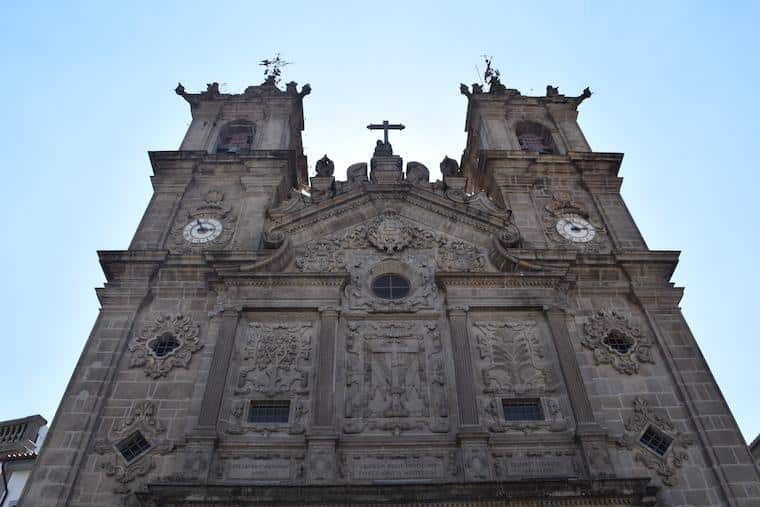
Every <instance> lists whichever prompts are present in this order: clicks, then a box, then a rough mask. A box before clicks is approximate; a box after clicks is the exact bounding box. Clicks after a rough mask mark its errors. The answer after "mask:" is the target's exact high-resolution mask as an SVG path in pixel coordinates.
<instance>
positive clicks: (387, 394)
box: [343, 321, 449, 435]
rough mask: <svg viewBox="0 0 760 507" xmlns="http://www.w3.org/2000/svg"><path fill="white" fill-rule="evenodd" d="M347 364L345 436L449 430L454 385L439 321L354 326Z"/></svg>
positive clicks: (373, 323) (347, 339)
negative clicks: (450, 385)
mask: <svg viewBox="0 0 760 507" xmlns="http://www.w3.org/2000/svg"><path fill="white" fill-rule="evenodd" d="M345 365H346V370H345V375H346V391H345V392H346V395H345V408H344V418H345V419H344V426H343V431H344V432H345V433H362V432H364V431H380V432H391V433H393V434H396V435H398V434H401V433H404V432H408V431H430V432H434V433H440V432H444V433H445V432H448V430H449V421H448V417H449V401H448V394H447V392H448V389H447V384H448V381H447V378H446V374H445V370H444V366H443V357H442V346H441V338H440V334H439V331H438V329H437V324H436V323H435V322H431V321H414V322H392V321H361V322H350V323H349V324H348V334H347V336H346V362H345Z"/></svg>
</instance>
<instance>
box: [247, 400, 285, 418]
mask: <svg viewBox="0 0 760 507" xmlns="http://www.w3.org/2000/svg"><path fill="white" fill-rule="evenodd" d="M289 418H290V400H262V401H252V402H251V410H250V411H249V412H248V421H249V422H252V423H279V424H287V423H288V419H289Z"/></svg>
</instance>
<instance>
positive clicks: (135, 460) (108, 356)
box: [22, 76, 760, 507]
mask: <svg viewBox="0 0 760 507" xmlns="http://www.w3.org/2000/svg"><path fill="white" fill-rule="evenodd" d="M489 85H490V86H488V87H487V89H484V88H483V87H482V86H480V85H473V86H472V87H468V86H465V85H462V87H461V93H462V94H463V95H465V98H466V99H467V101H468V108H467V118H466V131H467V134H468V136H467V144H466V147H465V150H464V154H463V156H462V158H461V161H460V162H457V161H455V160H453V159H450V158H448V157H446V158H445V159H444V160H443V162H442V163H441V171H442V173H443V181H436V182H430V181H429V179H430V178H429V173H428V169H427V168H426V167H425V166H424V165H423V164H420V163H417V162H408V163H407V164H406V166H405V168H404V164H403V160H402V158H401V157H400V156H399V155H398V154H395V153H394V152H393V149H392V147H391V145H390V143H388V142H387V136H386V141H378V144H377V146H376V147H375V152H374V156H373V157H372V159H371V162H370V164H369V166H368V164H366V163H357V164H353V165H351V166H350V167H349V168H348V169H347V180H346V181H338V180H336V178H335V177H334V176H333V173H334V164H333V163H332V161H331V160H330V159H329V158H328V157H327V156H325V157H323V158H322V159H320V160H319V161H318V162H317V163H316V174H315V175H314V176H311V177H310V178H309V175H308V174H307V164H306V158H305V156H304V153H303V149H302V144H301V131H302V130H303V100H304V97H305V96H306V95H307V94H308V93H309V92H310V87H309V86H308V85H305V86H304V87H302V88H301V89H300V90H298V88H297V85H296V83H288V84H287V85H286V88H285V89H284V90H282V89H280V88H279V87H278V86H277V85H276V84H275V81H274V79H273V78H270V79H268V80H267V81H266V82H265V83H263V84H262V85H259V86H251V87H249V88H248V89H246V90H245V92H244V93H242V94H234V95H233V94H224V93H220V91H219V89H218V85H216V84H211V85H209V86H208V89H207V90H206V91H205V92H202V93H188V92H186V91H185V90H184V88H183V87H182V86H181V85H180V86H178V88H177V90H176V91H177V94H179V95H181V96H182V97H183V98H184V99H185V100H186V101H187V102H188V103H189V104H190V109H191V112H192V118H193V120H192V123H191V125H190V127H189V130H188V132H187V134H186V136H185V139H184V140H183V142H182V145H181V147H180V149H179V150H177V151H162V152H150V161H151V164H152V166H153V170H154V176H153V177H152V183H153V187H154V194H153V197H152V199H151V201H150V204H149V205H148V208H147V211H146V212H145V215H144V218H143V220H142V221H141V223H140V225H139V227H138V229H137V232H136V233H135V236H134V239H133V241H132V243H131V245H130V247H129V249H128V250H123V251H102V252H100V253H99V256H100V262H101V265H102V267H103V270H104V272H105V275H106V278H107V282H106V284H105V286H104V287H102V288H100V289H98V290H97V294H98V297H99V300H100V302H101V305H102V308H101V311H100V315H99V317H98V319H97V321H96V323H95V326H94V328H93V331H92V334H91V335H90V337H89V340H88V341H87V344H86V346H85V349H84V351H83V353H82V357H81V359H80V361H79V363H78V365H77V367H76V370H75V372H74V374H73V377H72V379H71V381H70V383H69V385H68V387H67V389H66V393H65V396H64V398H63V400H62V402H61V405H60V408H59V409H58V413H57V414H56V417H55V421H54V423H53V425H52V427H51V430H50V432H49V434H48V437H47V443H46V446H45V448H44V449H43V451H42V453H41V456H40V458H39V461H38V464H37V466H36V468H35V470H34V472H33V475H32V478H31V480H30V482H29V483H28V485H27V488H26V492H25V496H24V498H23V501H22V502H23V503H22V505H24V506H27V507H29V506H53V505H60V506H63V505H66V506H96V505H97V506H101V505H134V506H137V505H143V506H191V505H192V506H212V505H214V506H216V505H220V506H221V505H225V506H233V505H234V506H242V505H270V504H281V505H302V504H307V503H308V504H317V505H358V504H363V505H378V504H384V505H409V504H425V503H431V504H438V505H447V506H449V505H452V506H453V505H476V504H478V505H480V504H483V505H521V506H522V505H557V506H558V505H563V506H569V505H574V506H575V505H577V506H590V505H595V506H596V505H636V506H653V505H663V506H664V505H674V506H675V505H680V506H686V505H689V506H693V505H734V506H740V505H741V506H750V505H760V481H759V479H758V471H757V469H756V468H755V466H754V465H753V461H752V459H751V457H750V454H749V452H748V449H747V447H746V445H745V443H744V440H743V439H742V436H741V434H740V433H739V430H738V428H737V425H736V423H735V421H734V419H733V417H732V415H731V413H730V412H729V409H728V407H727V405H726V403H725V401H724V399H723V397H722V395H721V393H720V391H719V389H718V386H717V385H716V383H715V380H714V379H713V377H712V375H711V373H710V371H709V369H708V367H707V364H706V363H705V360H704V358H703V357H702V355H701V353H700V351H699V349H698V347H697V345H696V343H695V341H694V338H693V336H692V335H691V333H690V332H689V328H688V326H687V324H686V322H685V321H684V319H683V316H682V315H681V312H680V310H679V307H678V304H679V300H680V299H681V295H682V290H681V289H680V288H677V287H674V286H673V284H671V283H670V281H669V279H670V276H671V274H672V273H673V270H674V269H675V267H676V263H677V260H678V253H677V252H672V251H652V250H650V249H649V248H647V245H646V243H645V242H644V239H643V238H642V236H641V234H640V233H639V230H638V229H637V227H636V224H635V223H634V221H633V219H632V218H631V216H630V214H629V213H628V210H627V208H626V206H625V204H624V202H623V200H622V198H621V196H620V184H621V179H620V178H619V177H618V170H619V168H620V164H621V162H622V158H623V157H622V155H621V154H619V153H599V152H594V151H592V150H591V149H590V147H589V144H588V143H587V141H586V139H585V137H584V135H583V133H582V131H581V130H580V128H579V126H578V123H577V114H578V106H579V105H580V103H581V102H582V101H583V100H584V99H586V98H587V97H589V96H590V92H588V90H586V91H584V93H583V94H581V95H580V96H577V97H570V96H565V95H562V94H560V93H559V91H558V90H557V89H556V88H554V87H547V93H546V95H545V96H541V97H528V96H523V95H521V94H520V93H519V92H518V91H517V90H513V89H508V88H506V87H505V86H503V85H502V84H501V83H500V82H499V80H498V76H491V79H490V83H489Z"/></svg>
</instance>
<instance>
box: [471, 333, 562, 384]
mask: <svg viewBox="0 0 760 507" xmlns="http://www.w3.org/2000/svg"><path fill="white" fill-rule="evenodd" d="M474 332H475V333H474V334H475V337H476V343H477V348H478V355H479V361H480V364H481V371H482V381H483V386H484V389H483V392H484V393H489V394H491V393H493V394H515V395H523V394H542V393H547V392H553V391H554V390H556V389H557V387H558V384H557V381H556V378H555V375H554V373H553V371H552V370H551V368H550V366H549V362H548V361H546V359H545V357H544V356H545V353H544V344H543V340H542V339H541V338H540V337H539V330H538V323H537V322H536V321H535V320H504V321H480V322H475V324H474Z"/></svg>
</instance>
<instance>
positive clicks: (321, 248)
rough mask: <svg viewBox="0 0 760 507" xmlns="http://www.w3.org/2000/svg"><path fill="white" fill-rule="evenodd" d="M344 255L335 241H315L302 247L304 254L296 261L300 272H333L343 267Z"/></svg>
mask: <svg viewBox="0 0 760 507" xmlns="http://www.w3.org/2000/svg"><path fill="white" fill-rule="evenodd" d="M344 262H345V259H344V254H343V252H342V251H341V250H340V244H339V242H338V240H335V239H325V240H317V241H312V242H310V243H307V244H306V245H305V246H304V253H303V255H301V256H300V257H299V258H298V259H296V266H298V269H300V270H301V271H314V272H333V271H340V270H342V269H343V267H344Z"/></svg>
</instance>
